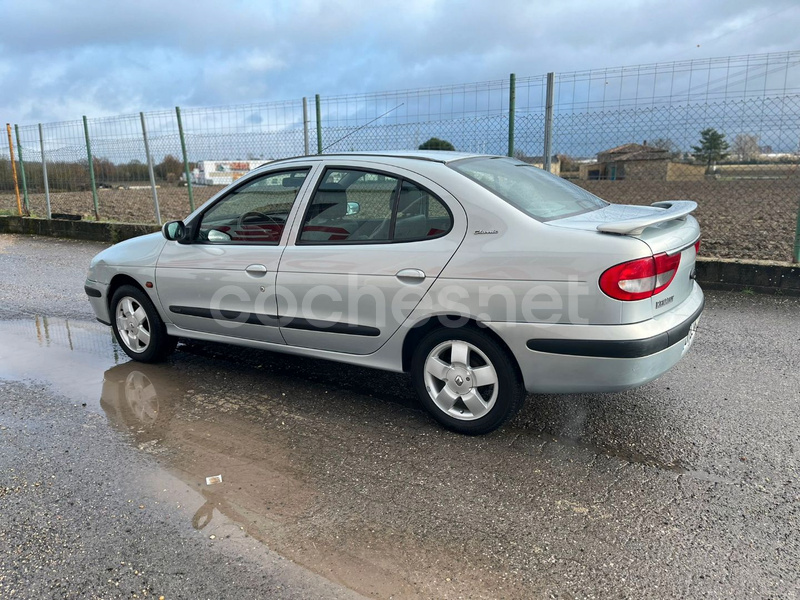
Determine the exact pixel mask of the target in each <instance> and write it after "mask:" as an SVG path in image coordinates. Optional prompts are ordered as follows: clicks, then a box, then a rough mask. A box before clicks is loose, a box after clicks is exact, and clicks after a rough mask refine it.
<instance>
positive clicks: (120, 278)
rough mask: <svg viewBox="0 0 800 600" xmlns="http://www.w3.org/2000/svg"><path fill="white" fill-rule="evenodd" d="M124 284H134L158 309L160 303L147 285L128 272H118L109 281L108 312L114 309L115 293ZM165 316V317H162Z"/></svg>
mask: <svg viewBox="0 0 800 600" xmlns="http://www.w3.org/2000/svg"><path fill="white" fill-rule="evenodd" d="M123 285H132V286H133V287H135V288H138V289H139V290H140V291H142V292H143V293H144V294H145V295H146V296H147V297H148V298H150V301H151V302H153V305H154V306H155V307H156V310H158V304H157V303H156V302H155V300H154V298H153V296H152V295H151V294H149V293H148V291H147V290H146V289H145V287H144V286H143V285H142V284H141V283H139V282H138V281H137V280H136V278H135V277H131V276H130V275H128V274H127V273H117V274H116V275H114V277H112V278H111V281H110V282H109V283H108V292H107V293H106V306H108V314H109V315H111V314H112V312H113V309H112V307H111V299H112V298H113V297H114V293H115V292H116V291H117V290H118V289H119V288H121V287H122V286H123ZM162 318H163V317H162Z"/></svg>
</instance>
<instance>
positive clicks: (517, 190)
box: [448, 157, 608, 221]
mask: <svg viewBox="0 0 800 600" xmlns="http://www.w3.org/2000/svg"><path fill="white" fill-rule="evenodd" d="M448 166H450V167H451V168H452V169H454V170H456V171H458V172H459V173H461V174H463V175H466V176H467V177H469V178H470V179H472V180H473V181H475V182H477V183H479V184H480V185H482V186H483V187H485V188H486V189H488V190H489V191H491V192H494V193H495V194H496V195H498V196H500V198H502V199H503V200H505V201H506V202H508V203H509V204H511V205H512V206H516V207H517V208H518V209H520V210H521V211H522V212H524V213H525V214H527V215H530V216H531V217H533V218H534V219H537V220H538V221H552V220H553V219H563V218H565V217H571V216H574V215H580V214H582V213H586V212H590V211H593V210H598V209H600V208H603V207H604V206H607V205H608V203H607V202H605V201H604V200H601V199H600V198H598V197H597V196H595V195H594V194H590V193H589V192H587V191H586V190H584V189H583V188H580V187H578V186H577V185H574V184H572V183H569V182H568V181H564V180H563V179H561V178H560V177H556V176H555V175H551V174H550V173H547V172H546V171H543V170H542V169H540V168H539V167H534V166H533V165H529V164H528V163H525V162H522V161H519V160H515V159H513V158H499V157H498V158H467V159H464V160H459V161H454V162H452V163H449V165H448Z"/></svg>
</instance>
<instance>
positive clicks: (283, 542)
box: [0, 317, 731, 599]
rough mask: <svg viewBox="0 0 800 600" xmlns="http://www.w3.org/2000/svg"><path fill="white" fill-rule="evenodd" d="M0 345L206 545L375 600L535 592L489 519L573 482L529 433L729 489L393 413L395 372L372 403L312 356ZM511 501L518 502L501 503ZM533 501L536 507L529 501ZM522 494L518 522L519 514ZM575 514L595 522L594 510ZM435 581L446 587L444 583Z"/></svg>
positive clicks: (524, 511)
mask: <svg viewBox="0 0 800 600" xmlns="http://www.w3.org/2000/svg"><path fill="white" fill-rule="evenodd" d="M0 338H2V340H3V343H2V344H0V378H7V379H17V380H35V381H37V382H44V383H46V384H48V385H50V386H51V387H52V388H53V389H54V390H55V391H56V392H57V393H59V394H61V395H64V396H66V397H68V398H69V399H70V400H72V401H74V402H81V403H86V404H87V406H88V407H89V408H92V409H94V410H97V411H99V412H100V413H101V414H104V415H105V416H106V418H107V420H108V422H109V424H110V426H112V427H114V428H115V429H117V430H118V431H120V432H121V434H122V435H124V436H125V437H126V438H127V439H128V440H129V441H130V442H131V444H132V445H133V446H134V447H136V448H137V449H138V451H140V452H144V453H147V454H149V455H151V456H152V457H153V458H154V460H155V461H157V463H158V464H159V465H160V466H161V469H156V470H154V472H153V474H152V481H150V482H147V485H150V486H152V487H154V488H158V489H159V490H163V491H164V493H165V494H167V495H168V496H169V499H170V500H171V501H174V502H177V503H179V504H181V505H182V506H183V507H185V508H187V509H188V510H189V512H188V513H186V519H187V521H189V522H190V523H191V526H192V527H194V528H195V529H197V530H198V531H202V532H203V534H204V535H209V533H211V532H216V531H218V528H220V527H223V528H224V527H228V528H230V527H233V526H234V525H232V524H235V527H236V528H237V529H238V528H242V529H243V531H244V533H245V534H246V535H248V536H252V537H253V538H256V539H258V540H260V541H262V542H264V543H265V544H266V545H267V546H268V547H269V548H270V549H272V550H275V551H277V552H278V553H280V554H282V555H283V556H286V557H288V558H291V559H292V560H294V561H295V562H298V563H299V564H301V565H303V566H305V567H307V568H309V569H311V570H313V571H315V572H317V573H319V574H321V575H322V576H324V577H326V578H327V579H329V580H331V581H334V582H337V583H340V584H342V585H345V586H347V587H350V588H352V589H355V590H357V591H359V592H361V593H363V594H367V595H371V596H377V597H395V598H429V597H436V598H442V599H444V598H457V597H475V598H492V597H498V596H507V597H525V595H526V594H527V593H528V592H529V591H530V589H531V588H526V587H525V585H524V582H523V583H520V582H521V581H522V580H520V579H519V576H516V575H513V574H511V575H509V566H508V563H509V561H511V562H513V561H514V560H516V561H517V563H519V564H522V563H525V562H526V561H530V560H531V558H530V557H531V553H530V552H529V551H528V550H526V548H528V546H529V542H530V539H527V538H524V537H519V538H515V533H514V532H513V531H506V530H505V529H504V528H505V526H506V525H505V524H499V525H498V524H496V523H495V521H494V519H495V516H496V515H495V513H494V509H493V506H495V505H497V504H498V503H500V504H502V505H503V506H505V507H506V508H505V510H506V511H510V512H509V521H514V519H516V520H517V521H518V522H525V523H527V527H529V528H530V529H531V530H532V531H539V530H545V529H546V528H547V527H548V522H550V521H552V519H551V518H547V516H546V515H544V519H545V520H544V521H542V522H537V521H536V520H535V519H536V518H537V515H542V514H543V513H542V511H543V510H544V506H545V505H546V504H543V503H541V502H542V498H543V497H547V496H548V494H549V495H551V496H552V497H556V496H559V497H560V496H563V495H565V494H574V493H575V492H574V488H575V485H576V484H575V482H574V481H572V482H571V481H570V480H569V478H570V476H571V473H570V472H569V471H568V469H565V470H564V472H559V473H554V472H552V471H551V472H549V473H548V472H546V471H542V470H539V468H540V467H541V466H542V458H543V455H542V453H541V452H538V454H537V452H536V451H533V452H531V449H532V447H533V446H534V445H535V443H534V441H533V439H534V438H537V437H538V438H539V439H540V440H543V441H544V443H545V444H550V445H552V447H553V448H557V449H558V451H559V452H563V453H566V455H568V458H570V459H571V458H572V457H574V456H576V454H577V453H578V452H582V451H588V452H595V453H597V454H604V455H607V456H611V457H613V458H615V459H617V460H619V461H620V462H621V463H642V464H647V465H651V466H653V467H656V468H658V469H660V470H666V471H670V472H673V473H677V474H678V476H686V477H693V478H696V479H703V480H705V481H709V482H714V483H731V482H727V481H724V480H722V479H721V478H716V477H715V476H713V475H710V474H707V473H702V472H698V471H694V470H692V469H691V468H688V467H685V466H681V465H670V464H659V463H658V462H656V461H652V460H649V459H648V458H647V457H644V456H639V455H636V454H635V453H633V452H617V451H614V450H609V449H604V448H599V447H598V448H594V447H589V446H586V445H583V444H581V443H580V442H575V441H570V440H567V439H561V438H559V440H557V441H556V440H555V439H548V436H546V435H543V434H542V435H537V434H533V433H530V432H528V433H525V434H517V436H516V438H514V439H513V440H512V444H511V446H514V445H516V444H517V443H520V444H523V445H524V446H526V450H527V451H528V452H523V451H520V449H519V448H513V447H509V446H510V445H509V443H508V442H509V439H508V438H509V437H510V436H509V435H506V436H505V437H504V436H503V434H502V433H501V434H498V435H495V436H488V437H486V438H467V437H464V436H457V435H452V434H449V433H447V432H444V431H442V430H440V429H439V428H437V427H436V426H435V425H433V424H432V423H430V422H429V421H428V420H427V419H426V417H424V416H422V415H421V414H420V413H419V412H418V411H409V410H408V408H407V407H406V406H404V405H403V404H404V403H403V402H402V401H401V400H400V399H401V398H403V397H406V394H407V390H404V389H403V388H402V387H401V386H400V385H398V382H401V381H402V379H401V378H399V377H398V376H396V375H393V374H375V376H374V378H370V380H371V384H372V385H375V386H376V387H380V386H381V385H383V386H384V387H385V388H386V389H388V390H390V391H387V392H385V394H384V395H383V397H382V399H384V400H387V401H386V402H383V403H381V402H375V401H374V400H373V399H370V398H367V397H366V396H367V395H368V394H369V391H368V390H367V391H364V390H363V388H362V386H363V385H364V384H363V383H362V382H360V381H359V379H360V377H361V370H359V369H358V368H356V367H352V368H351V367H347V368H342V367H341V366H340V365H335V364H333V363H322V362H321V361H314V360H313V359H301V358H296V357H286V356H283V355H275V354H270V353H258V352H256V351H247V350H246V351H240V350H235V351H232V352H231V354H230V355H228V357H227V358H224V359H223V358H222V356H220V353H221V352H222V350H220V349H219V348H220V347H219V346H218V345H209V346H201V345H197V344H190V345H189V346H188V347H184V348H183V351H180V350H179V352H178V353H177V354H176V356H175V358H174V359H173V360H172V361H171V362H168V363H164V364H157V365H148V364H141V363H136V362H129V361H128V358H127V356H126V355H125V354H124V353H123V352H122V351H121V349H120V348H119V347H118V346H117V344H116V343H115V341H114V340H113V337H112V332H111V329H110V328H109V327H106V326H104V325H101V324H99V323H92V322H84V321H69V320H64V319H53V318H46V317H31V318H29V319H20V320H14V321H0ZM231 357H232V358H231ZM237 357H241V358H242V360H238V358H237ZM262 363H263V364H262ZM309 367H314V369H313V370H312V369H310V368H309ZM339 373H341V374H342V377H343V378H344V379H342V377H340V376H339ZM329 392H330V394H329ZM510 433H512V435H513V432H510ZM540 443H541V442H540ZM455 456H458V457H462V458H463V459H464V461H463V462H464V464H462V461H453V457H455ZM477 456H480V464H483V465H499V466H497V468H496V469H494V468H492V469H489V468H483V469H474V470H467V471H465V469H464V465H467V466H468V465H470V464H472V462H471V461H472V460H473V458H474V457H477ZM470 457H473V458H470ZM537 461H538V462H537ZM498 473H499V476H498ZM554 475H557V476H554ZM217 476H221V477H220V479H221V480H214V479H212V480H211V481H214V483H213V485H209V484H208V483H207V478H215V477H217ZM596 479H597V480H598V481H602V477H601V476H599V475H598V476H597V477H596ZM635 479H636V478H635V477H634V478H633V480H634V481H635ZM143 485H144V483H143ZM188 490H191V493H189V492H188ZM515 490H516V491H521V492H520V493H521V494H522V495H517V496H516V497H514V496H512V497H509V496H508V494H509V492H514V491H515ZM526 490H536V494H543V495H544V496H541V497H537V499H536V501H533V500H532V498H533V496H532V495H531V494H532V493H533V492H530V493H529V492H527V491H526ZM472 498H480V499H481V501H480V502H479V503H477V504H472V503H471V502H472V501H471V500H470V499H472ZM515 498H516V502H517V503H518V504H519V509H520V511H521V512H519V513H514V512H513V510H512V507H513V506H514V502H515ZM570 501H571V500H570ZM531 502H534V503H533V504H531ZM537 502H538V503H539V504H537ZM526 503H528V504H526ZM575 506H578V505H577V504H576V505H575ZM534 509H535V510H534ZM581 510H584V509H583V508H581ZM570 512H572V513H574V514H575V515H577V516H576V517H575V518H579V517H580V518H586V519H593V518H595V517H593V514H594V509H591V511H590V509H589V508H586V509H585V512H582V513H578V512H577V511H575V510H573V511H570ZM462 513H463V514H462ZM473 513H476V514H473ZM464 514H469V515H470V518H468V519H465V518H464V517H463V515H464ZM559 518H560V517H559ZM501 521H502V519H501ZM494 527H499V529H497V530H495V529H493V528H494ZM542 535H546V534H539V535H537V536H534V537H537V539H538V537H541V536H542ZM554 535H557V536H561V535H562V533H560V532H559V533H557V534H554ZM476 536H477V537H476ZM504 536H505V537H504ZM478 538H479V539H480V542H478V541H476V539H478ZM506 538H508V539H510V540H512V543H511V546H508V545H506V542H507V540H506ZM514 539H518V542H519V543H516V542H513V540H514ZM554 539H555V538H554ZM541 543H542V544H544V542H541ZM509 552H519V555H514V556H515V557H516V558H514V557H512V558H509V554H508V553H509ZM443 573H446V574H448V575H451V576H452V577H451V579H452V580H451V579H447V580H445V581H443V580H442V579H443V576H442V574H443ZM534 581H535V580H534ZM528 585H532V581H528ZM515 586H522V587H515ZM526 590H528V592H526Z"/></svg>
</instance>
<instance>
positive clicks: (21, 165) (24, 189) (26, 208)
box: [14, 124, 31, 215]
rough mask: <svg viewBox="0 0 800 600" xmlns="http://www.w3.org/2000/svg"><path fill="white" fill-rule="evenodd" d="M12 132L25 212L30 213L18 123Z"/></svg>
mask: <svg viewBox="0 0 800 600" xmlns="http://www.w3.org/2000/svg"><path fill="white" fill-rule="evenodd" d="M14 133H16V134H17V152H18V153H19V171H20V173H21V174H22V195H23V197H24V198H25V214H27V215H30V214H31V205H30V202H28V180H27V179H26V177H25V161H24V160H22V144H20V142H19V125H16V124H15V125H14Z"/></svg>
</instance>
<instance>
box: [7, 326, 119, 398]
mask: <svg viewBox="0 0 800 600" xmlns="http://www.w3.org/2000/svg"><path fill="white" fill-rule="evenodd" d="M0 340H2V344H0V378H3V379H9V380H28V381H38V382H43V383H47V384H48V385H50V386H51V387H52V388H53V389H54V390H56V391H57V392H58V393H59V394H60V395H62V396H66V397H67V398H69V399H70V400H72V401H73V402H76V403H81V404H84V403H85V404H86V405H87V406H89V407H91V408H92V409H94V410H99V408H100V404H99V400H100V391H101V389H102V385H103V373H104V372H105V370H106V369H108V368H109V367H111V366H113V365H117V364H120V363H122V362H124V361H126V360H128V357H127V356H126V355H125V353H124V352H122V350H121V349H120V347H119V346H118V345H117V343H116V341H115V340H114V336H113V333H112V331H111V328H110V327H107V326H105V325H103V324H101V323H96V322H91V321H72V320H69V319H58V318H53V317H43V316H38V315H37V316H32V317H30V318H28V319H17V320H12V321H2V320H0Z"/></svg>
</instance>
